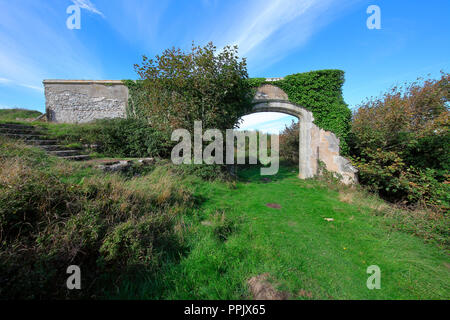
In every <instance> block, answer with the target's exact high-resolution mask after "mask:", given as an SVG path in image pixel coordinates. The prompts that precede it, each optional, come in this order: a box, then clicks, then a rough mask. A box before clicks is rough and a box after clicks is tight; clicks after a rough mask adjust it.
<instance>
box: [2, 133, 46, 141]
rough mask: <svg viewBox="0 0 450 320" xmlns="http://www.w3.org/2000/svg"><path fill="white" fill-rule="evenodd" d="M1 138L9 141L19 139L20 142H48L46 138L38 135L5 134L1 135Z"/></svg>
mask: <svg viewBox="0 0 450 320" xmlns="http://www.w3.org/2000/svg"><path fill="white" fill-rule="evenodd" d="M2 135H3V136H5V137H7V138H10V139H20V140H48V138H47V136H45V135H39V134H26V133H15V134H12V133H7V134H2Z"/></svg>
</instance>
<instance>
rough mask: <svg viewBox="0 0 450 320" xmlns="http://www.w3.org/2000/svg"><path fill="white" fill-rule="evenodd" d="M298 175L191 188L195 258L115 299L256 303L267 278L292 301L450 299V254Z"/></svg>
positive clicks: (249, 175)
mask: <svg viewBox="0 0 450 320" xmlns="http://www.w3.org/2000/svg"><path fill="white" fill-rule="evenodd" d="M296 175H297V173H296V172H295V170H293V169H292V168H289V167H284V168H281V170H280V172H279V174H278V175H277V176H275V177H271V178H270V181H268V180H261V178H260V176H259V170H258V169H256V168H255V169H247V170H242V171H241V172H240V177H241V179H240V181H239V182H237V183H236V184H235V185H234V184H232V185H230V184H225V183H221V182H214V183H204V182H201V181H199V180H196V179H193V180H192V181H190V182H189V185H191V186H192V188H194V189H195V194H196V195H197V196H198V197H200V198H202V199H205V200H204V202H203V203H202V205H201V207H200V208H199V209H198V211H196V212H194V213H193V214H192V216H190V217H184V220H185V221H184V222H183V223H184V228H185V229H186V230H187V231H188V232H187V233H186V234H187V237H188V239H187V240H186V241H187V242H188V248H189V250H188V252H186V253H185V254H184V255H183V256H182V257H181V258H180V260H179V261H177V262H176V263H168V264H167V265H165V267H164V269H163V270H161V272H160V274H159V275H158V276H157V277H156V278H155V277H152V278H144V279H140V280H139V281H135V282H130V281H125V283H124V285H123V286H122V287H121V288H120V293H119V294H118V295H113V296H114V297H120V298H147V299H154V298H162V299H242V298H243V299H250V298H251V297H250V295H249V291H248V288H247V284H246V282H247V280H248V279H249V278H251V277H253V276H256V275H260V274H264V273H268V274H269V275H270V279H271V282H272V283H273V284H274V285H275V287H276V288H277V289H278V290H280V291H283V292H287V293H288V295H289V297H290V298H291V299H448V298H450V287H449V284H450V281H449V280H450V277H449V268H450V259H449V257H448V251H446V250H445V249H444V248H442V247H441V248H439V247H438V246H437V245H436V244H435V243H429V244H426V243H424V241H423V239H421V238H419V237H417V236H414V235H412V234H410V233H406V232H403V231H398V230H396V229H394V228H393V227H392V225H391V224H390V222H391V221H390V220H389V219H387V217H384V216H383V215H379V214H376V212H377V210H374V209H373V208H374V207H375V208H383V207H384V206H383V205H385V204H384V203H383V202H382V201H380V200H378V199H376V198H375V197H372V199H366V201H363V202H364V203H365V204H364V205H361V206H358V205H354V204H349V203H345V202H343V201H341V199H342V193H340V192H338V191H333V190H330V189H329V188H327V186H326V185H324V183H322V182H319V181H314V180H310V181H302V180H299V179H298V178H297V176H296ZM268 203H275V204H279V205H280V206H281V208H280V209H274V208H270V207H268V206H266V204H268ZM224 217H225V218H224ZM325 218H333V219H334V221H326V220H325ZM202 221H203V223H202ZM370 265H378V266H379V267H380V269H381V289H380V290H369V289H367V287H366V280H367V278H368V276H369V275H368V274H366V269H367V267H368V266H370ZM137 283H139V285H136V284H137Z"/></svg>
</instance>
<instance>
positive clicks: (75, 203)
mask: <svg viewBox="0 0 450 320" xmlns="http://www.w3.org/2000/svg"><path fill="white" fill-rule="evenodd" d="M24 149H31V150H34V149H32V148H30V147H24V146H19V147H14V145H13V144H11V145H10V152H9V153H8V154H4V153H2V154H0V158H1V160H2V161H1V162H0V297H1V298H8V299H12V298H52V297H55V298H65V297H72V298H73V297H78V296H77V295H82V296H83V297H90V296H91V295H93V294H96V295H99V294H101V292H102V290H103V289H108V288H110V287H111V285H112V284H114V281H115V280H116V279H118V276H119V275H120V274H125V273H126V272H127V271H129V270H131V269H133V270H136V268H138V270H141V271H145V272H149V273H153V272H157V270H158V267H159V266H161V263H162V261H163V260H164V261H166V260H167V259H166V258H165V257H166V256H167V255H170V256H176V254H174V253H172V251H174V252H175V251H176V249H177V248H178V247H179V246H180V244H179V238H178V236H177V234H176V233H175V231H174V224H175V220H176V214H177V213H178V212H181V211H182V210H186V209H188V208H190V206H192V205H193V204H194V198H193V197H192V195H191V193H190V192H189V191H188V190H186V189H185V188H184V187H183V186H182V185H181V184H180V183H179V182H178V181H177V180H176V179H174V178H173V177H172V176H169V175H167V174H163V173H162V172H156V171H157V170H155V173H153V172H152V173H151V174H149V175H148V176H146V177H144V178H142V180H141V182H142V183H143V185H141V186H140V187H139V188H138V187H136V186H133V185H131V186H130V185H128V186H127V185H126V184H127V183H128V184H130V183H133V181H128V182H127V181H126V180H125V178H122V177H121V176H119V175H111V176H103V175H100V176H91V177H86V178H83V179H81V181H79V182H78V183H73V182H69V181H68V180H67V179H63V177H62V176H61V175H60V172H64V171H65V170H61V168H58V170H47V169H45V170H42V169H41V170H39V169H38V168H40V167H39V166H31V165H30V163H31V162H30V163H29V162H28V161H27V160H25V161H22V158H20V157H17V156H15V155H14V153H19V154H23V153H24ZM0 150H3V148H1V149H0ZM59 162H61V163H64V162H63V161H59ZM69 171H70V170H69ZM176 252H178V251H176ZM73 264H75V265H78V266H80V268H81V269H82V271H83V283H84V285H83V286H84V288H83V290H82V291H81V292H69V291H68V290H67V288H66V287H65V283H66V282H65V281H66V279H67V274H66V268H67V267H68V266H69V265H73Z"/></svg>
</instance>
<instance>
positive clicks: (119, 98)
mask: <svg viewBox="0 0 450 320" xmlns="http://www.w3.org/2000/svg"><path fill="white" fill-rule="evenodd" d="M43 83H44V88H45V105H46V113H47V120H48V121H50V122H60V123H84V122H89V121H92V120H95V119H104V118H124V117H125V116H126V106H127V101H128V88H127V87H126V86H125V85H124V84H123V83H122V81H118V80H102V81H91V80H44V82H43Z"/></svg>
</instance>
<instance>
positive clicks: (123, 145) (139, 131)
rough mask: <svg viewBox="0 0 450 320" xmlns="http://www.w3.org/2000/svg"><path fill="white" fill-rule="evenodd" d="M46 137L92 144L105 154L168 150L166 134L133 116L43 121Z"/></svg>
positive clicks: (164, 153) (139, 154) (146, 153)
mask: <svg viewBox="0 0 450 320" xmlns="http://www.w3.org/2000/svg"><path fill="white" fill-rule="evenodd" d="M43 126H46V127H47V128H48V134H49V136H50V137H52V138H55V139H58V140H60V141H61V142H63V143H64V144H66V145H78V146H80V145H81V146H83V145H96V146H97V148H96V151H97V152H99V153H101V154H103V155H105V156H109V157H148V156H161V157H164V156H167V155H169V154H170V146H171V142H170V141H169V137H168V136H167V135H164V134H163V133H162V132H160V131H157V130H155V129H154V128H152V127H151V126H150V125H149V124H148V122H147V121H145V120H141V119H135V118H129V119H121V118H117V119H103V120H97V121H95V122H92V123H85V124H56V125H55V124H45V125H43Z"/></svg>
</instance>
